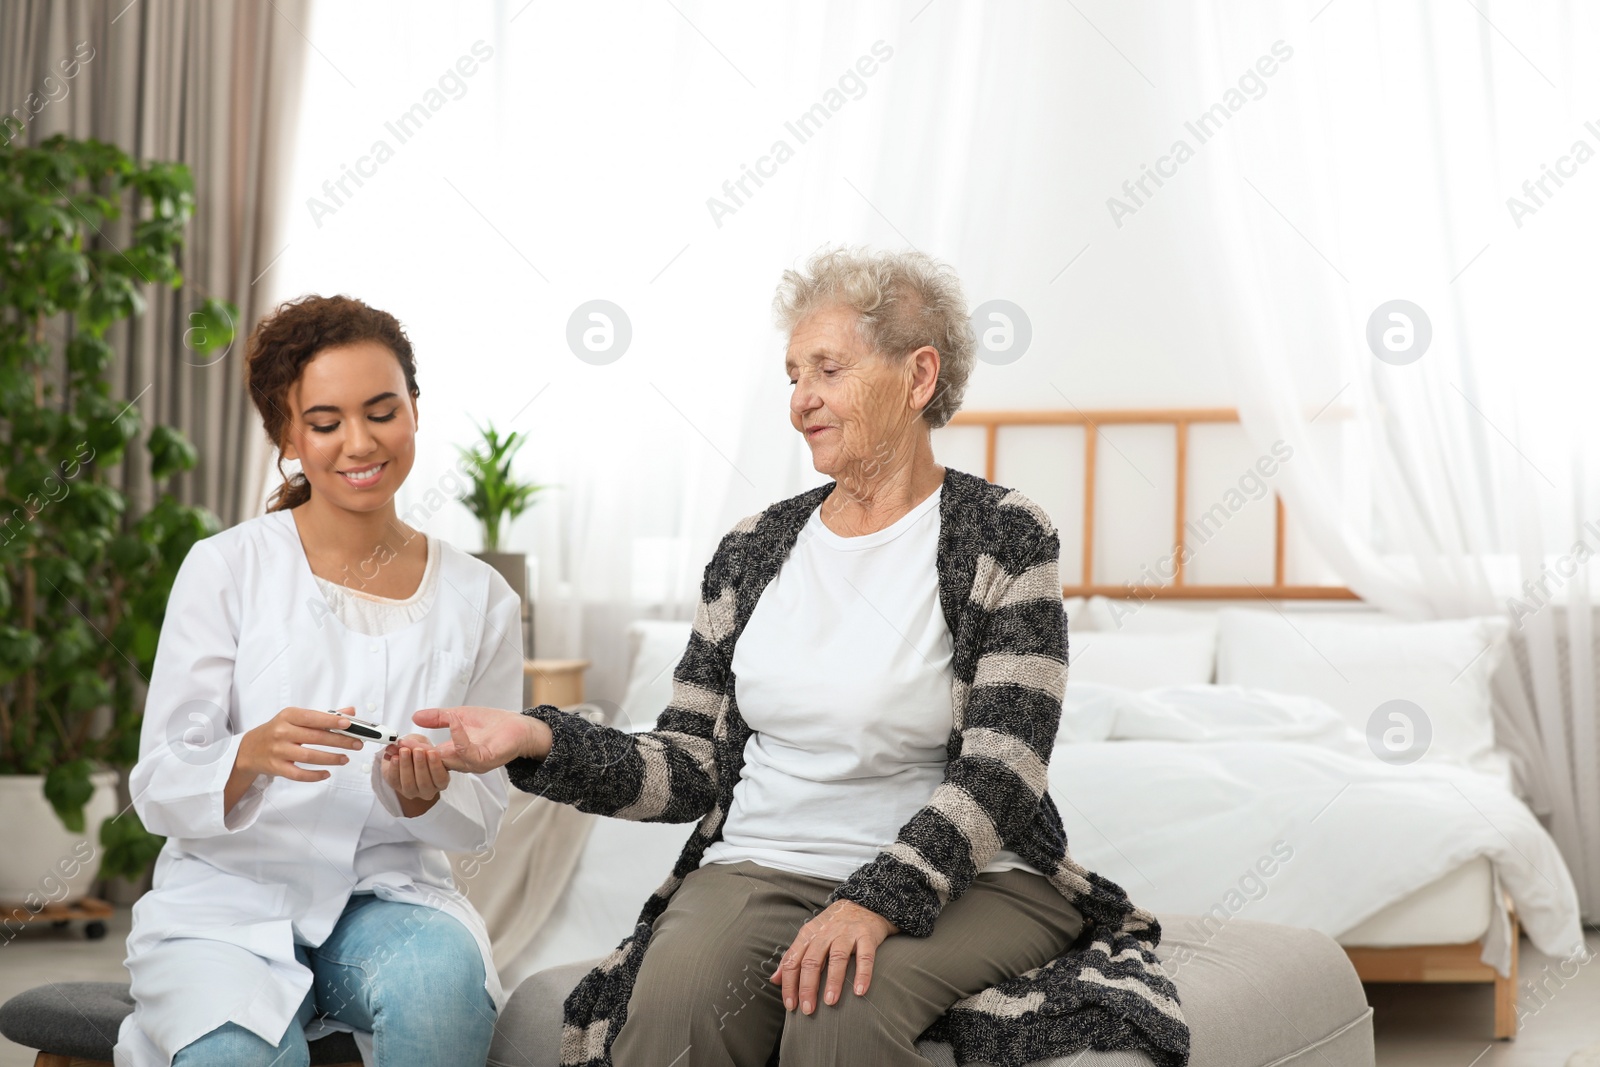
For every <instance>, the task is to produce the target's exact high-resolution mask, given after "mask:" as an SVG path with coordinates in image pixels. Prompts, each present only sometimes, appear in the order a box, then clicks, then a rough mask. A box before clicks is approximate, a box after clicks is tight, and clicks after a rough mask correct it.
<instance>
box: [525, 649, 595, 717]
mask: <svg viewBox="0 0 1600 1067" xmlns="http://www.w3.org/2000/svg"><path fill="white" fill-rule="evenodd" d="M588 669H589V661H588V660H586V659H529V660H523V661H522V673H523V675H524V676H525V677H527V678H530V679H532V681H533V703H534V704H535V705H537V704H553V705H554V706H556V707H558V708H570V707H571V706H572V705H574V704H582V703H583V672H584V671H586V670H588ZM530 706H531V705H530Z"/></svg>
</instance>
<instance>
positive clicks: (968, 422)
mask: <svg viewBox="0 0 1600 1067" xmlns="http://www.w3.org/2000/svg"><path fill="white" fill-rule="evenodd" d="M1238 421H1239V413H1238V411H1236V410H1235V409H1233V408H1159V409H1149V410H1144V409H1128V410H1101V411H1081V410H1078V409H1077V408H1073V409H1072V410H1070V411H1057V410H1039V411H962V412H957V413H956V415H955V416H954V417H953V418H951V420H950V425H952V426H977V427H981V428H982V429H983V431H984V460H983V464H984V465H983V471H984V477H986V478H987V479H988V480H989V481H991V482H992V481H994V480H995V466H996V453H997V451H998V446H999V437H1000V430H1001V428H1002V427H1008V426H1081V427H1082V428H1083V434H1084V437H1083V571H1082V576H1081V580H1080V581H1079V582H1078V583H1076V584H1066V583H1064V584H1063V585H1062V587H1061V595H1062V596H1063V597H1079V596H1081V597H1090V596H1103V597H1112V598H1117V599H1128V598H1132V597H1137V598H1139V599H1150V598H1157V599H1169V600H1178V599H1182V600H1252V601H1253V600H1265V601H1267V602H1269V603H1270V602H1271V601H1274V600H1359V599H1361V598H1360V597H1359V596H1357V595H1356V594H1355V593H1354V592H1353V591H1351V590H1350V589H1348V588H1346V587H1344V586H1335V585H1297V584H1292V583H1290V582H1288V581H1287V580H1286V571H1285V565H1284V549H1285V538H1284V531H1285V528H1286V523H1287V516H1286V515H1285V512H1284V507H1283V499H1282V498H1281V497H1279V496H1278V495H1277V494H1276V493H1274V494H1273V502H1274V505H1275V508H1276V514H1277V521H1276V528H1275V531H1274V538H1273V568H1272V582H1271V584H1269V585H1250V584H1246V585H1206V584H1194V583H1190V582H1188V581H1187V580H1186V578H1185V574H1184V568H1183V556H1184V551H1183V549H1184V539H1185V536H1186V531H1185V529H1184V523H1185V517H1186V516H1185V511H1186V506H1187V501H1188V486H1189V471H1188V459H1189V427H1190V426H1193V425H1195V424H1207V423H1237V422H1238ZM1129 425H1137V426H1170V427H1172V431H1173V445H1174V449H1175V452H1176V462H1175V465H1174V470H1175V472H1176V476H1175V477H1174V479H1173V497H1174V499H1173V522H1172V528H1173V534H1172V536H1173V548H1174V557H1173V558H1174V570H1175V574H1174V575H1173V579H1172V581H1171V583H1170V584H1167V585H1141V586H1139V587H1138V589H1137V591H1136V590H1135V589H1134V587H1133V586H1131V585H1111V584H1102V583H1098V582H1096V581H1095V573H1094V559H1095V555H1094V542H1095V530H1094V522H1095V482H1096V479H1095V466H1096V457H1097V455H1098V451H1097V449H1096V447H1095V443H1096V440H1097V439H1098V437H1099V433H1100V427H1102V426H1129ZM1504 900H1505V905H1506V908H1507V910H1508V912H1509V914H1510V917H1511V974H1510V975H1509V976H1507V977H1501V975H1500V973H1499V972H1498V971H1496V970H1495V969H1494V968H1493V967H1490V966H1489V965H1488V964H1486V963H1484V962H1483V960H1482V958H1481V957H1482V954H1483V944H1482V942H1479V941H1470V942H1467V943H1465V944H1460V945H1407V946H1404V947H1398V948H1346V949H1345V954H1346V955H1347V956H1349V957H1350V962H1351V963H1352V964H1353V965H1354V966H1355V969H1356V974H1357V975H1358V976H1359V977H1360V978H1361V980H1362V981H1363V982H1468V983H1475V984H1479V983H1493V985H1494V1036H1495V1037H1496V1038H1514V1037H1516V1035H1517V959H1518V955H1519V952H1520V945H1519V938H1520V933H1521V931H1520V927H1519V925H1518V922H1517V914H1516V911H1515V910H1514V909H1513V908H1512V904H1511V899H1510V897H1509V896H1507V897H1505V898H1504Z"/></svg>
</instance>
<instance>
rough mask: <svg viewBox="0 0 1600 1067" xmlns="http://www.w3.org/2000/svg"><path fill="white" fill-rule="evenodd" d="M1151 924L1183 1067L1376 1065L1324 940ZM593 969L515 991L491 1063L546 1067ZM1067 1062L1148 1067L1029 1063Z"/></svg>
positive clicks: (1364, 1026) (1350, 982)
mask: <svg viewBox="0 0 1600 1067" xmlns="http://www.w3.org/2000/svg"><path fill="white" fill-rule="evenodd" d="M1160 919H1161V927H1162V932H1163V940H1162V942H1161V945H1160V946H1159V948H1158V949H1157V955H1158V956H1160V957H1161V960H1162V962H1163V963H1164V964H1165V965H1166V969H1167V973H1168V974H1170V975H1171V976H1172V979H1173V982H1174V983H1175V984H1176V985H1177V987H1178V996H1179V998H1180V999H1181V1000H1182V1002H1183V1010H1184V1015H1185V1017H1186V1018H1187V1019H1188V1020H1189V1029H1190V1034H1191V1038H1192V1043H1191V1052H1190V1058H1189V1065H1190V1067H1267V1065H1269V1064H1270V1065H1273V1067H1284V1065H1290V1064H1293V1065H1302V1067H1313V1065H1314V1067H1373V1051H1372V1009H1371V1008H1370V1007H1368V1006H1367V998H1366V994H1365V993H1364V992H1363V991H1362V988H1361V982H1360V980H1359V979H1357V978H1356V972H1355V968H1353V967H1352V966H1351V965H1350V960H1349V958H1348V957H1347V956H1346V955H1345V953H1344V950H1343V949H1341V948H1340V947H1339V946H1338V945H1337V944H1336V943H1334V941H1333V939H1332V938H1329V937H1326V936H1324V935H1322V934H1319V933H1315V932H1314V931H1311V930H1301V929H1298V928H1296V927H1291V926H1275V925H1271V924H1269V923H1254V922H1246V921H1243V920H1238V919H1234V920H1231V921H1229V922H1227V923H1226V924H1225V925H1223V926H1221V927H1220V928H1219V927H1218V926H1217V921H1216V920H1215V919H1211V920H1209V921H1210V923H1211V930H1212V931H1213V932H1214V934H1208V933H1207V932H1206V930H1205V928H1203V927H1201V926H1200V920H1199V919H1197V918H1193V917H1191V916H1186V915H1163V916H1160ZM596 962H597V961H595V960H586V961H584V962H582V963H572V964H567V965H566V966H562V967H552V968H550V969H549V970H546V971H540V972H539V973H538V974H535V975H533V976H532V977H530V978H528V979H527V981H525V982H523V983H522V984H521V985H520V986H518V987H517V989H516V992H514V993H513V994H512V995H511V1000H510V1002H509V1003H508V1004H507V1005H506V1008H505V1011H503V1012H502V1013H501V1015H500V1023H499V1025H498V1026H497V1027H496V1034H495V1041H494V1046H493V1047H492V1048H491V1049H490V1050H489V1064H490V1067H555V1064H556V1063H557V1061H558V1060H559V1053H560V1048H561V1005H562V1002H563V1001H565V1000H566V997H567V994H568V993H569V992H571V990H572V987H573V986H575V985H577V984H578V981H579V979H581V978H582V977H583V976H584V975H585V974H587V973H588V972H589V971H590V970H591V969H592V968H593V967H594V965H595V963H596ZM884 977H887V976H884V975H880V976H879V980H881V979H882V978H884ZM821 1010H824V1011H825V1010H827V1009H826V1008H823V1009H821ZM921 1050H922V1054H923V1055H925V1056H927V1057H928V1058H929V1059H930V1060H932V1061H933V1062H934V1064H936V1065H938V1067H951V1065H953V1064H954V1062H955V1059H954V1057H953V1056H952V1054H951V1049H950V1047H949V1046H948V1045H936V1044H933V1043H931V1042H924V1043H923V1045H922V1046H921ZM1069 1064H1070V1065H1072V1067H1150V1061H1149V1060H1148V1059H1147V1058H1146V1057H1144V1056H1142V1055H1129V1054H1125V1053H1105V1052H1099V1053H1095V1052H1091V1053H1088V1054H1087V1055H1079V1056H1073V1057H1068V1058H1063V1059H1053V1060H1040V1061H1038V1062H1037V1064H1035V1065H1034V1067H1068V1065H1069Z"/></svg>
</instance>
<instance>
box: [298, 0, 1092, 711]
mask: <svg viewBox="0 0 1600 1067" xmlns="http://www.w3.org/2000/svg"><path fill="white" fill-rule="evenodd" d="M980 15H981V17H980ZM1076 18H1077V16H1075V15H1072V14H1071V13H1070V12H1067V11H1062V10H1058V9H1055V8H1053V7H1052V6H1051V5H1046V4H1034V5H1026V6H1019V7H1016V8H1007V9H1003V10H990V11H985V12H980V11H979V10H978V9H977V8H976V7H974V6H970V5H934V6H933V7H931V8H930V7H926V6H925V5H921V4H903V5H902V4H881V5H860V4H855V3H849V2H845V0H836V2H830V3H827V4H823V5H817V4H794V5H781V6H772V5H744V6H732V5H714V4H706V3H691V2H676V3H667V2H664V0H636V2H627V3H620V4H608V5H605V6H603V7H600V6H594V5H550V4H540V3H535V4H525V3H523V2H521V0H512V2H510V3H504V4H494V5H483V6H479V7H474V6H471V5H454V4H453V5H448V6H446V5H436V4H427V3H421V2H407V3H389V2H381V3H380V2H376V0H374V2H341V3H332V2H320V0H319V2H317V3H314V4H313V17H312V19H311V23H310V25H309V26H307V27H306V32H307V34H308V36H309V38H310V40H311V41H312V43H313V45H314V46H315V48H316V50H317V51H316V55H315V56H313V58H312V59H311V61H310V64H311V70H310V72H309V82H308V86H307V92H306V101H307V102H306V106H305V110H304V114H303V118H302V127H303V128H302V135H301V139H300V146H299V151H298V152H297V154H296V157H295V159H294V160H293V161H292V163H291V164H290V165H291V166H292V167H293V169H294V172H295V181H294V182H293V188H294V189H295V190H297V193H298V199H297V202H296V213H295V218H296V220H297V228H296V230H295V232H293V233H292V234H291V235H290V240H289V242H288V244H287V247H286V248H285V250H284V251H283V253H282V256H283V258H282V268H283V269H282V272H281V276H280V277H281V285H280V290H281V291H280V292H279V293H278V295H279V296H280V297H289V296H293V295H296V294H299V293H302V292H311V291H318V292H349V293H351V294H353V295H358V296H360V297H361V298H363V299H365V300H367V301H368V302H370V303H372V304H374V305H376V306H378V307H382V308H384V309H386V310H390V311H392V312H393V313H395V314H396V315H397V316H398V317H399V318H400V319H401V321H402V322H404V323H405V324H406V326H407V328H408V330H409V331H410V334H411V337H412V339H413V342H414V343H415V344H416V347H417V351H418V359H419V379H420V384H421V388H422V398H421V400H420V408H421V429H420V434H421V440H420V441H419V455H418V462H417V466H416V469H415V470H414V472H413V473H412V475H411V477H410V479H409V480H408V482H407V483H406V485H405V486H404V487H403V488H402V491H401V494H400V499H399V507H400V509H401V511H402V512H405V511H406V510H407V509H408V508H410V507H412V506H414V505H416V504H417V503H419V502H423V501H426V500H428V499H429V496H428V494H429V492H430V490H435V489H443V490H446V491H447V492H446V494H445V495H447V496H449V495H453V494H451V493H449V492H448V490H450V489H451V488H452V479H451V474H450V469H449V468H450V465H451V463H452V461H453V460H454V458H455V452H454V446H455V445H456V444H466V443H469V442H470V441H471V440H472V439H473V437H474V431H473V427H472V423H473V421H474V420H476V421H479V422H482V421H484V420H491V419H492V420H493V421H494V423H495V424H496V426H497V427H499V428H501V429H516V430H520V431H523V432H525V433H526V434H527V435H528V437H529V444H528V445H527V447H526V448H525V450H524V451H523V453H522V454H521V455H520V456H519V458H518V460H517V463H516V470H517V472H518V473H519V475H521V476H523V477H527V478H531V479H534V480H537V481H540V482H544V483H550V484H551V485H552V486H553V488H551V489H550V490H549V491H548V492H546V493H545V494H543V495H541V496H540V497H539V503H538V504H537V505H536V506H535V507H534V508H533V509H532V510H531V511H530V512H528V513H527V514H526V515H525V516H523V517H522V518H521V519H520V520H518V521H517V522H516V523H514V524H512V525H511V526H510V527H509V529H508V531H507V537H506V539H505V540H506V542H507V543H508V544H509V546H510V548H511V550H514V551H526V552H528V553H530V555H532V556H534V557H536V558H537V583H536V588H535V591H534V596H535V602H536V623H535V633H536V652H537V654H539V655H543V656H567V655H574V656H578V655H581V656H584V657H586V658H589V659H591V660H593V661H594V664H595V665H594V667H593V668H592V669H591V671H590V672H589V675H588V683H589V693H590V695H591V696H599V697H601V698H606V699H610V700H616V699H619V698H620V695H621V692H622V688H623V671H624V666H625V660H626V649H625V647H624V636H623V635H624V629H625V626H626V623H627V622H628V621H629V620H631V619H634V618H639V617H652V616H654V617H682V618H687V617H688V616H689V615H690V614H691V613H692V607H693V602H694V598H695V596H696V595H697V593H698V585H699V578H700V574H701V571H702V569H703V567H704V565H705V562H706V560H707V559H709V557H710V553H711V551H712V549H713V548H714V546H715V544H716V541H717V539H718V537H719V536H720V535H721V534H722V533H723V532H724V531H725V530H726V529H727V528H728V527H729V526H730V525H731V524H732V523H733V522H734V521H736V520H737V519H738V518H739V517H741V516H743V515H747V514H751V513H753V512H755V511H757V510H759V509H760V508H761V507H763V506H765V505H766V504H768V503H770V502H772V501H774V500H777V499H780V498H782V497H784V496H787V495H790V494H792V493H794V492H797V491H799V490H800V489H803V488H805V487H807V486H810V485H814V484H819V483H820V482H821V481H822V478H821V476H820V475H818V474H817V473H816V472H815V471H813V470H812V469H811V465H810V462H809V454H808V453H807V451H806V449H805V447H804V444H803V442H801V441H799V439H798V437H797V435H796V434H794V432H793V431H792V430H791V428H790V427H789V424H788V416H787V395H788V393H787V383H786V380H785V379H784V378H783V377H782V345H783V338H781V337H780V336H779V335H778V333H777V331H776V330H775V329H774V328H773V326H772V324H771V315H770V310H769V309H770V302H771V298H772V293H773V289H774V287H775V285H776V283H777V281H778V276H779V274H780V273H781V271H782V270H783V269H784V268H785V267H788V266H791V265H794V264H796V263H798V262H800V261H802V260H803V259H804V258H805V257H806V256H808V255H809V254H810V253H811V252H812V251H814V250H815V249H817V248H818V247H820V246H822V245H824V244H829V243H840V242H843V243H852V244H855V243H867V244H872V245H876V246H880V247H906V246H908V245H914V246H916V247H919V248H921V249H923V250H924V251H927V252H930V253H932V254H934V255H937V256H940V257H941V258H945V259H947V260H950V261H951V262H954V263H955V264H957V266H958V268H959V269H960V270H961V271H962V273H963V276H964V278H965V280H966V282H967V286H968V291H969V296H970V297H971V298H972V299H973V301H974V302H977V301H979V300H981V299H984V298H985V297H987V296H990V295H1005V296H1008V297H1012V298H1013V299H1017V298H1025V297H1026V296H1027V295H1029V294H1031V293H1035V292H1037V293H1040V294H1043V293H1044V292H1045V291H1046V288H1045V287H1046V286H1047V284H1048V283H1049V282H1050V281H1051V280H1052V278H1053V277H1054V276H1056V275H1058V274H1059V273H1060V271H1061V268H1062V264H1063V263H1065V262H1067V260H1068V258H1070V253H1071V251H1072V249H1066V250H1065V251H1064V250H1063V242H1062V241H1060V240H1054V239H1053V240H1048V241H1046V240H1040V239H1038V236H1037V234H1035V233H1034V230H1035V228H1036V226H1037V224H1038V220H1037V218H1036V217H1032V216H1031V215H1030V213H1029V212H1027V211H1023V210H1020V209H1019V206H1018V199H1019V198H1018V195H1017V194H1018V190H1021V189H1024V188H1026V189H1027V190H1028V195H1027V196H1026V197H1023V198H1022V202H1023V203H1026V202H1027V199H1029V198H1030V197H1031V198H1035V199H1038V200H1041V201H1045V202H1046V203H1045V206H1046V207H1047V208H1048V207H1049V203H1048V202H1049V201H1050V200H1053V199H1054V198H1055V196H1056V194H1055V193H1054V191H1053V190H1052V189H1051V186H1050V183H1051V182H1052V180H1053V179H1052V171H1053V168H1054V167H1055V165H1056V163H1057V157H1056V155H1055V153H1056V152H1057V151H1059V150H1061V148H1062V146H1060V145H1058V144H1057V143H1056V141H1057V140H1058V137H1057V136H1056V134H1055V133H1054V132H1053V131H1054V130H1055V129H1056V128H1058V123H1057V120H1056V118H1055V117H1054V116H1053V115H1052V114H1051V113H1050V111H1051V108H1052V107H1054V106H1057V105H1058V104H1059V102H1060V101H1062V100H1064V99H1067V98H1068V94H1067V93H1065V92H1063V91H1060V90H1059V89H1058V88H1057V86H1058V85H1059V79H1060V78H1062V77H1064V76H1065V75H1064V74H1063V73H1061V72H1060V71H1058V70H1057V67H1056V61H1057V59H1058V58H1059V57H1058V55H1057V54H1056V50H1055V48H1054V47H1053V46H1051V45H1050V44H1049V42H1050V41H1052V40H1055V41H1060V40H1061V39H1062V38H1063V33H1062V32H1061V30H1060V29H1059V26H1060V25H1061V20H1063V19H1066V20H1069V21H1070V20H1076ZM1043 23H1050V24H1052V25H1053V26H1054V27H1055V28H1052V29H1049V30H1048V32H1045V31H1044V30H1042V29H1041V24H1043ZM1018 42H1031V43H1032V44H1031V46H1030V47H1028V48H1025V49H1024V50H1023V51H1022V53H1021V54H1018V52H1017V47H1018ZM1093 47H1094V48H1096V49H1098V48H1099V45H1098V43H1097V42H1096V43H1095V44H1094V46H1093ZM1120 62H1121V61H1120V60H1118V59H1116V58H1115V57H1114V56H1112V55H1111V54H1110V53H1108V52H1104V51H1103V50H1101V51H1100V52H1097V53H1096V59H1095V62H1094V63H1092V64H1088V65H1086V66H1079V67H1076V68H1073V69H1074V70H1075V71H1076V72H1077V73H1079V74H1081V73H1082V72H1083V71H1085V70H1089V71H1093V70H1095V69H1096V65H1097V64H1099V63H1109V64H1111V65H1113V66H1118V67H1120ZM458 64H459V66H458ZM468 71H470V73H466V72H468ZM453 72H454V73H453ZM414 105H420V106H421V108H422V110H423V111H425V112H426V115H423V114H422V112H420V111H417V110H416V108H415V107H414ZM408 115H410V116H412V117H411V120H410V122H409V123H406V122H403V121H402V120H403V119H404V118H405V117H406V116H408ZM401 134H404V135H405V138H404V140H402V139H401V137H400V135H401ZM1013 138H1015V140H1013ZM1042 140H1043V141H1044V142H1045V143H1046V145H1047V147H1046V148H1043V149H1041V148H1040V147H1039V145H1040V143H1041V141H1042ZM380 142H381V143H383V144H384V145H386V146H387V148H388V152H387V153H386V154H384V153H381V152H380V150H379V143H380ZM780 142H782V143H783V145H784V146H785V149H784V150H780V149H779V148H778V145H779V143H780ZM380 156H381V158H380ZM1022 158H1031V159H1032V160H1033V161H1034V162H1035V163H1044V164H1048V165H1046V166H1035V167H1034V168H1033V169H1031V170H1014V169H1013V168H1012V167H1011V166H1009V165H1008V164H1007V163H1006V161H1007V160H1008V159H1022ZM997 160H998V161H999V163H1000V165H997ZM349 172H355V173H356V177H359V178H361V182H360V184H359V185H358V184H357V182H356V181H355V179H354V178H350V177H348V173H349ZM341 178H344V179H345V181H344V184H343V187H342V188H341V185H340V179H341ZM325 183H328V184H327V185H325ZM335 194H337V195H338V200H337V202H336V201H335V200H334V195H335ZM713 198H715V200H716V201H718V202H719V203H718V204H716V205H714V204H711V203H710V201H711V200H712V199H713ZM330 208H331V209H332V210H329V209H330ZM1012 235H1020V237H1021V238H1022V239H1021V240H1015V241H1014V240H1011V239H1010V238H1011V236H1012ZM1074 247H1075V245H1074ZM595 300H604V301H609V302H610V303H611V304H614V305H616V306H617V307H620V308H621V309H622V310H623V312H624V313H625V314H626V316H627V319H628V323H629V325H630V327H631V341H630V342H629V344H628V347H627V349H626V351H625V352H623V354H622V355H621V356H620V358H617V359H615V360H614V361H612V362H606V363H602V362H600V360H599V359H598V358H590V359H587V360H586V359H583V358H580V357H579V355H578V354H575V353H574V351H573V350H572V349H571V348H570V347H569V344H568V330H569V319H570V318H571V317H572V316H573V314H574V312H575V311H576V310H577V309H578V308H579V307H580V305H584V304H586V303H587V302H590V301H595ZM612 319H613V320H615V316H614V315H613V316H612ZM584 322H585V323H587V325H588V326H590V327H593V328H595V329H598V330H601V331H604V330H605V329H607V328H608V327H607V324H606V323H605V322H601V321H600V320H587V319H585V320H584ZM610 325H611V326H612V327H615V326H616V322H615V321H613V322H612V323H611V324H610ZM595 340H596V341H597V343H598V342H599V341H601V340H603V338H602V337H600V336H599V335H596V337H595ZM1036 343H1042V342H1036ZM1048 366H1049V365H1048V363H1045V362H1042V361H1036V362H1034V363H1031V364H1019V365H1018V367H1017V368H1015V369H1013V368H993V370H994V371H997V372H998V371H1006V372H1008V373H1007V374H1005V375H997V377H996V379H995V381H996V383H1000V384H1001V387H1002V388H1003V389H1004V390H1007V391H1015V392H1016V393H1018V394H1026V395H1031V396H1033V397H1037V396H1039V395H1041V392H1043V394H1044V395H1049V396H1054V394H1053V393H1050V392H1049V391H1048V389H1047V388H1044V387H1043V380H1044V377H1046V376H1048V373H1049V371H1048ZM979 377H980V378H981V377H982V373H980V376H979ZM982 389H983V386H982V384H981V383H975V385H974V392H973V394H970V395H981V392H982ZM269 481H270V484H271V485H276V484H277V477H276V475H275V474H274V475H273V476H272V477H271V478H270V479H269ZM432 499H434V500H438V499H439V497H438V496H434V497H433V498H432ZM427 526H428V529H429V530H430V531H432V532H434V533H437V534H439V535H441V536H444V537H445V538H447V539H449V540H451V541H452V542H454V543H456V544H457V545H459V546H460V547H462V548H464V549H468V550H472V549H476V548H477V547H479V545H480V539H479V534H478V531H477V529H476V527H475V525H474V523H473V521H472V519H471V517H470V516H469V515H468V513H467V512H466V510H465V509H464V508H462V507H460V506H459V505H457V504H453V503H447V504H445V505H444V506H443V507H442V509H441V510H439V511H438V512H437V513H435V514H433V515H432V516H430V517H428V519H427Z"/></svg>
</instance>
